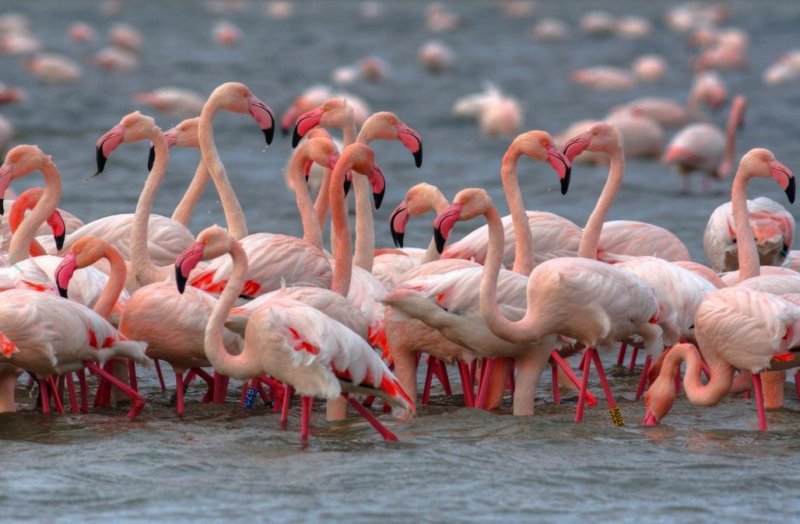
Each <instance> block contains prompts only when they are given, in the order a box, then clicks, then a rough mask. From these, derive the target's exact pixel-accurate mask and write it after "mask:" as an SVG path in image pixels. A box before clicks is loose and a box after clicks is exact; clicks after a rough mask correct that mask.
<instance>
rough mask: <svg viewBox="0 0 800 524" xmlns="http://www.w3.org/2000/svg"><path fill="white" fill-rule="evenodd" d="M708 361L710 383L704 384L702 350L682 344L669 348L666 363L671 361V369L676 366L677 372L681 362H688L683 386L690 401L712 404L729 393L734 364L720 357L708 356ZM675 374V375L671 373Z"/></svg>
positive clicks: (703, 404)
mask: <svg viewBox="0 0 800 524" xmlns="http://www.w3.org/2000/svg"><path fill="white" fill-rule="evenodd" d="M705 356H706V357H707V358H706V363H707V364H708V367H709V370H710V371H711V377H710V378H709V380H708V383H706V384H703V382H702V380H701V377H700V372H701V371H702V359H701V357H700V352H699V351H698V350H697V348H695V347H694V346H690V345H688V344H680V345H677V346H675V347H673V348H672V349H670V350H669V353H667V356H666V357H665V362H664V364H665V365H667V364H668V363H669V365H670V369H672V366H674V368H675V370H676V372H677V369H678V368H679V366H680V362H681V361H684V362H686V375H685V376H684V377H683V387H684V389H685V390H686V397H687V398H688V399H689V402H691V403H692V404H696V405H701V406H712V405H714V404H716V403H717V402H719V400H720V399H721V398H722V397H724V396H725V395H727V394H728V391H730V389H731V383H732V381H733V371H734V369H733V366H731V365H730V364H728V363H726V362H724V361H723V360H722V359H718V358H708V357H710V356H711V355H709V354H706V355H705ZM670 376H674V375H670Z"/></svg>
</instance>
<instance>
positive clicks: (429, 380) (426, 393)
mask: <svg viewBox="0 0 800 524" xmlns="http://www.w3.org/2000/svg"><path fill="white" fill-rule="evenodd" d="M425 362H426V363H427V365H428V369H427V370H426V371H425V386H424V387H423V388H422V405H423V406H427V405H428V402H429V401H430V399H431V385H432V384H433V368H434V362H436V359H435V358H434V357H432V356H430V355H428V358H427V359H426V360H425Z"/></svg>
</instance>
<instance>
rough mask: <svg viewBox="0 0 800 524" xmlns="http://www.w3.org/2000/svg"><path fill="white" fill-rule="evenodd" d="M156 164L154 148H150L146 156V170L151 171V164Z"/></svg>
mask: <svg viewBox="0 0 800 524" xmlns="http://www.w3.org/2000/svg"><path fill="white" fill-rule="evenodd" d="M155 162H156V146H150V154H149V155H147V170H148V171H152V170H153V164H155Z"/></svg>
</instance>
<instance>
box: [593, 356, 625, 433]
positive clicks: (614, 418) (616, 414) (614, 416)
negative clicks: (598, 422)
mask: <svg viewBox="0 0 800 524" xmlns="http://www.w3.org/2000/svg"><path fill="white" fill-rule="evenodd" d="M591 350H592V361H594V367H595V368H597V374H598V375H599V376H600V384H601V385H602V386H603V392H604V393H605V394H606V402H608V410H609V411H610V412H611V422H612V423H613V424H614V425H615V426H624V425H625V421H624V420H623V418H622V412H621V411H620V410H619V407H617V401H616V400H615V399H614V394H613V393H612V392H611V386H610V385H609V384H608V378H606V372H605V371H604V370H603V363H602V362H601V361H600V355H599V354H598V353H597V349H595V348H591Z"/></svg>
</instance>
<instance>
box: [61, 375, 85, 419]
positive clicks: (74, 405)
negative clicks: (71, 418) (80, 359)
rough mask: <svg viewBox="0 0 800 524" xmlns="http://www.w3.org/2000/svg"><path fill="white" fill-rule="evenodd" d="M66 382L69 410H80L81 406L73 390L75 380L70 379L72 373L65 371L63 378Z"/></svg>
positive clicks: (75, 411) (73, 411)
mask: <svg viewBox="0 0 800 524" xmlns="http://www.w3.org/2000/svg"><path fill="white" fill-rule="evenodd" d="M64 380H65V381H66V383H67V393H68V394H69V405H70V412H72V413H73V414H75V413H77V412H79V411H80V409H81V407H80V404H78V395H77V394H76V392H75V382H74V381H73V380H72V373H67V374H66V377H65V379H64Z"/></svg>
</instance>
